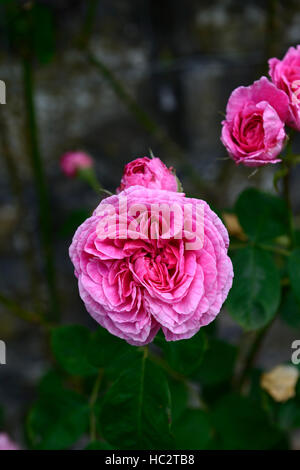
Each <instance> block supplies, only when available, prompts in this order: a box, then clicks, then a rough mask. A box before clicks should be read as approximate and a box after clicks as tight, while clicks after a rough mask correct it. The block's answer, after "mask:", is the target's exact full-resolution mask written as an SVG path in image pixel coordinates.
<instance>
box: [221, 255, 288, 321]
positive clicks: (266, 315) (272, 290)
mask: <svg viewBox="0 0 300 470" xmlns="http://www.w3.org/2000/svg"><path fill="white" fill-rule="evenodd" d="M233 269H234V275H235V277H234V282H233V286H232V289H231V291H230V293H229V296H228V299H227V303H226V305H227V308H228V310H229V313H230V314H231V316H232V317H233V318H234V320H236V322H237V323H239V324H240V325H241V326H242V327H243V328H245V329H246V330H255V329H258V328H262V327H263V326H265V325H266V324H267V323H269V322H270V321H271V320H272V318H273V317H274V315H275V313H276V311H277V308H278V305H279V301H280V279H279V273H278V270H277V268H276V265H275V263H274V261H273V258H272V256H271V255H270V254H269V253H267V252H265V251H263V250H261V249H259V248H255V247H247V248H243V249H241V250H239V251H238V252H237V253H235V255H234V257H233Z"/></svg>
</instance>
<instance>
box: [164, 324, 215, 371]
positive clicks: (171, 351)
mask: <svg viewBox="0 0 300 470" xmlns="http://www.w3.org/2000/svg"><path fill="white" fill-rule="evenodd" d="M206 346H207V340H206V336H205V335H204V333H203V331H202V330H200V331H199V332H198V333H197V334H196V335H195V336H193V337H192V338H191V339H184V340H181V341H170V342H166V341H165V342H164V345H163V349H164V351H165V354H166V359H167V361H168V363H169V365H170V366H171V367H172V369H174V370H176V371H177V372H179V373H180V374H183V375H190V374H192V373H193V372H195V370H197V369H198V367H199V366H200V364H201V362H202V360H203V356H204V351H205V349H206Z"/></svg>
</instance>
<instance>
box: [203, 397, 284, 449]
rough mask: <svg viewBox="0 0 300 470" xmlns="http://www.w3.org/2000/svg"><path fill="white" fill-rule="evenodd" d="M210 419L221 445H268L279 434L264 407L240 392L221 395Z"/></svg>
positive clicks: (275, 440) (271, 443)
mask: <svg viewBox="0 0 300 470" xmlns="http://www.w3.org/2000/svg"><path fill="white" fill-rule="evenodd" d="M212 420H213V424H214V426H215V429H216V432H217V434H218V438H219V439H220V443H221V448H223V449H232V450H239V449H241V450H247V449H251V450H259V449H271V448H273V447H274V446H276V444H277V443H278V442H279V441H280V440H281V438H282V434H281V432H280V431H279V430H278V429H277V428H276V427H274V426H273V425H272V424H271V423H270V422H269V418H268V415H267V414H266V413H265V412H264V411H263V409H262V408H260V407H259V405H258V404H256V403H254V402H252V401H251V400H250V399H249V398H247V397H243V396H240V395H236V394H232V395H228V396H225V397H223V398H222V399H221V400H220V402H219V403H218V404H217V406H216V408H215V409H214V410H213V413H212Z"/></svg>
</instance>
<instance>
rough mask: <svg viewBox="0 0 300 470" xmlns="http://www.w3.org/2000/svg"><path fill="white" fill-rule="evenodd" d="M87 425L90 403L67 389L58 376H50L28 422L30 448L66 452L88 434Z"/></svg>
mask: <svg viewBox="0 0 300 470" xmlns="http://www.w3.org/2000/svg"><path fill="white" fill-rule="evenodd" d="M88 423H89V404H88V402H87V400H86V399H85V398H84V397H83V396H81V395H79V394H78V393H77V392H75V391H73V390H69V389H67V388H64V387H63V386H62V384H61V381H60V379H59V378H58V377H57V376H56V375H55V374H50V375H47V376H46V377H45V379H44V381H42V383H41V385H40V388H39V397H38V400H37V402H36V403H35V404H34V405H33V407H32V409H31V410H30V413H29V416H28V418H27V436H28V440H29V444H30V446H31V447H32V448H34V449H41V450H46V449H50V450H56V449H58V450H59V449H65V448H67V447H70V446H71V445H72V444H74V443H75V442H76V441H77V440H78V439H79V438H80V436H81V435H82V434H84V433H85V432H86V430H87V427H88Z"/></svg>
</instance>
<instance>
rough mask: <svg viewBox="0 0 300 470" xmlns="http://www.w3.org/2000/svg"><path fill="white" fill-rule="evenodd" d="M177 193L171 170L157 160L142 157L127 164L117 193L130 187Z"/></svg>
mask: <svg viewBox="0 0 300 470" xmlns="http://www.w3.org/2000/svg"><path fill="white" fill-rule="evenodd" d="M136 185H138V186H144V187H145V188H151V189H166V190H168V191H177V190H178V183H177V178H176V175H175V173H174V172H173V169H172V168H167V167H166V165H165V164H164V163H163V162H162V161H161V160H160V159H159V158H148V157H142V158H137V159H136V160H133V161H132V162H130V163H127V165H125V168H124V173H123V176H122V179H121V184H120V186H119V188H118V189H117V193H119V192H121V191H123V190H124V189H126V188H129V187H130V186H136Z"/></svg>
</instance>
